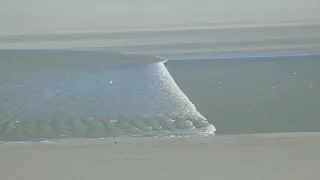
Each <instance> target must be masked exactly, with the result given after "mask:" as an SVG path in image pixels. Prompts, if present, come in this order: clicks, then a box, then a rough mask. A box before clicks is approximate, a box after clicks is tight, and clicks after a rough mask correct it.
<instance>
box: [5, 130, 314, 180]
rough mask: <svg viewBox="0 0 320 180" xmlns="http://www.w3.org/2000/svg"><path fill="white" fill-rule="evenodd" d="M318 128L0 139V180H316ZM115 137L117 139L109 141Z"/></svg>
mask: <svg viewBox="0 0 320 180" xmlns="http://www.w3.org/2000/svg"><path fill="white" fill-rule="evenodd" d="M319 137H320V135H319V133H282V134H259V135H257V134H255V135H253V134H252V135H229V136H227V135H225V136H219V135H218V136H214V137H181V138H169V137H167V138H116V139H104V140H99V139H91V140H90V139H89V140H88V139H78V140H61V141H47V142H42V143H32V142H25V143H8V144H0V157H1V169H0V172H1V179H6V180H14V179H43V178H45V179H48V180H51V179H52V180H55V179H79V180H80V179H81V180H82V179H83V180H85V179H142V180H143V179H155V180H158V179H159V180H160V179H186V180H189V179H212V178H213V179H239V180H245V179H275V180H283V179H292V180H295V179H297V180H298V179H316V178H317V177H318V176H319V172H318V167H319V165H320V159H319V155H318V154H319V150H320V141H319ZM114 140H116V141H117V144H114Z"/></svg>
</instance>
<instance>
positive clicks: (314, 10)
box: [0, 0, 320, 35]
mask: <svg viewBox="0 0 320 180" xmlns="http://www.w3.org/2000/svg"><path fill="white" fill-rule="evenodd" d="M310 19H318V20H319V19H320V1H319V0H263V1H262V0H0V34H2V35H4V34H16V33H17V34H20V33H22V34H25V33H33V34H36V33H54V32H58V31H71V32H72V31H95V30H98V31H108V30H110V29H124V28H126V29H134V28H169V27H173V26H175V25H186V26H197V25H198V24H199V23H200V24H201V23H235V22H244V21H245V22H279V21H301V20H310Z"/></svg>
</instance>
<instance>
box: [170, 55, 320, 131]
mask: <svg viewBox="0 0 320 180" xmlns="http://www.w3.org/2000/svg"><path fill="white" fill-rule="evenodd" d="M166 67H167V68H168V70H169V71H170V73H171V75H172V76H173V77H174V78H175V80H176V82H177V84H178V85H179V87H180V88H181V89H182V90H183V91H184V92H185V94H186V95H187V96H188V97H189V99H190V100H191V101H192V102H193V103H195V104H196V106H197V108H198V110H199V111H200V112H201V113H202V114H203V115H204V116H205V117H206V118H207V119H208V121H209V122H211V123H212V124H214V125H215V126H216V127H217V131H216V134H238V133H272V132H295V131H306V132H310V131H317V132H319V131H320V121H319V117H320V111H319V107H320V79H319V77H320V72H319V68H320V56H318V55H314V56H300V57H299V56H297V57H264V58H263V57H261V58H230V59H215V60H197V61H168V62H167V63H166Z"/></svg>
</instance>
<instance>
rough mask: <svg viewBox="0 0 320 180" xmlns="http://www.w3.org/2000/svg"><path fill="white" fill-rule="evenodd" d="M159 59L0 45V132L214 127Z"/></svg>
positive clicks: (26, 135) (202, 130)
mask: <svg viewBox="0 0 320 180" xmlns="http://www.w3.org/2000/svg"><path fill="white" fill-rule="evenodd" d="M164 61H165V60H164V59H161V58H157V57H150V56H142V55H130V54H120V53H111V52H100V51H71V50H1V51H0V84H1V86H0V102H1V103H0V140H5V141H7V140H9V141H10V140H28V139H42V138H50V139H56V138H78V137H79V138H82V137H90V138H98V137H99V138H100V137H116V136H121V135H129V136H158V135H193V134H213V133H214V131H215V127H214V126H213V125H211V124H210V123H209V122H208V121H207V120H206V118H205V117H203V116H202V115H201V114H200V113H199V112H198V111H197V110H196V107H195V106H194V105H193V104H192V103H191V102H190V100H189V99H188V97H187V96H186V95H185V94H184V93H183V92H182V91H181V90H180V88H179V87H178V85H177V84H176V83H175V81H174V79H173V78H172V77H171V75H170V73H169V72H168V70H167V69H166V67H165V65H164Z"/></svg>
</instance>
